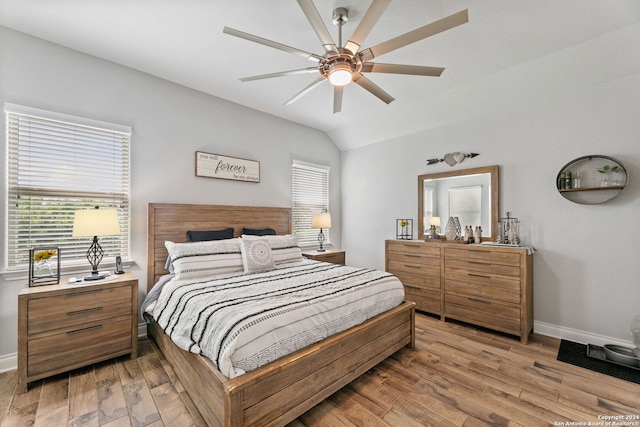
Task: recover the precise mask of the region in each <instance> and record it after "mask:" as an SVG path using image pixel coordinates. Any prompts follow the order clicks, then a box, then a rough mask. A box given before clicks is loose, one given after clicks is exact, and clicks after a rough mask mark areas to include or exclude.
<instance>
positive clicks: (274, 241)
mask: <svg viewBox="0 0 640 427" xmlns="http://www.w3.org/2000/svg"><path fill="white" fill-rule="evenodd" d="M245 237H247V235H246V234H243V235H242V238H243V239H244V238H245ZM248 237H252V238H256V237H257V238H259V239H263V240H266V241H268V242H269V247H270V248H271V255H272V256H273V261H274V262H275V264H276V265H280V264H285V263H288V262H295V261H302V260H303V259H304V257H303V256H302V251H301V250H300V247H299V246H298V236H296V235H295V234H285V235H281V236H259V237H258V236H248Z"/></svg>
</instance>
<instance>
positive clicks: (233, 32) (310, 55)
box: [222, 27, 322, 62]
mask: <svg viewBox="0 0 640 427" xmlns="http://www.w3.org/2000/svg"><path fill="white" fill-rule="evenodd" d="M222 32H223V33H225V34H229V35H231V36H235V37H239V38H241V39H245V40H249V41H252V42H255V43H259V44H261V45H264V46H269V47H272V48H275V49H279V50H282V51H284V52H288V53H293V54H294V55H298V56H301V57H303V58H304V59H308V60H309V61H315V62H319V61H321V60H322V57H321V56H319V55H316V54H314V53H309V52H305V51H304V50H300V49H297V48H295V47H291V46H287V45H286V44H282V43H278V42H274V41H272V40H268V39H265V38H262V37H258V36H254V35H253V34H249V33H245V32H243V31H240V30H236V29H233V28H229V27H224V29H223V30H222Z"/></svg>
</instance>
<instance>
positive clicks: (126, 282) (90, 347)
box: [17, 273, 138, 393]
mask: <svg viewBox="0 0 640 427" xmlns="http://www.w3.org/2000/svg"><path fill="white" fill-rule="evenodd" d="M68 280H69V278H68V277H65V278H61V279H60V284H58V285H47V286H37V287H25V288H24V289H22V291H20V293H19V294H18V373H17V392H18V393H24V392H26V391H27V384H28V383H30V382H32V381H35V380H39V379H41V378H45V377H48V376H51V375H55V374H58V373H61V372H65V371H70V370H72V369H76V368H80V367H82V366H86V365H91V364H93V363H96V362H100V361H103V360H107V359H111V358H113V357H116V356H122V355H124V354H130V355H131V358H132V359H133V358H136V357H137V355H138V279H137V278H136V277H135V276H134V275H133V274H132V273H125V274H122V275H113V276H108V277H107V278H105V279H104V280H100V281H96V282H80V283H68Z"/></svg>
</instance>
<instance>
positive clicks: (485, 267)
mask: <svg viewBox="0 0 640 427" xmlns="http://www.w3.org/2000/svg"><path fill="white" fill-rule="evenodd" d="M444 268H445V275H446V274H447V273H446V272H448V271H450V270H464V271H469V272H474V273H478V274H498V275H503V276H513V277H520V265H519V264H516V265H509V264H499V263H493V262H490V261H488V260H487V261H470V260H466V259H453V258H450V257H448V258H445V261H444Z"/></svg>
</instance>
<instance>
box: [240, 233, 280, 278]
mask: <svg viewBox="0 0 640 427" xmlns="http://www.w3.org/2000/svg"><path fill="white" fill-rule="evenodd" d="M240 252H241V253H242V263H243V264H244V272H245V273H256V272H259V271H269V270H273V269H274V268H276V264H275V263H274V261H273V257H272V255H271V246H269V242H268V241H267V240H266V239H263V238H261V237H259V236H248V235H243V236H242V239H241V240H240Z"/></svg>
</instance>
